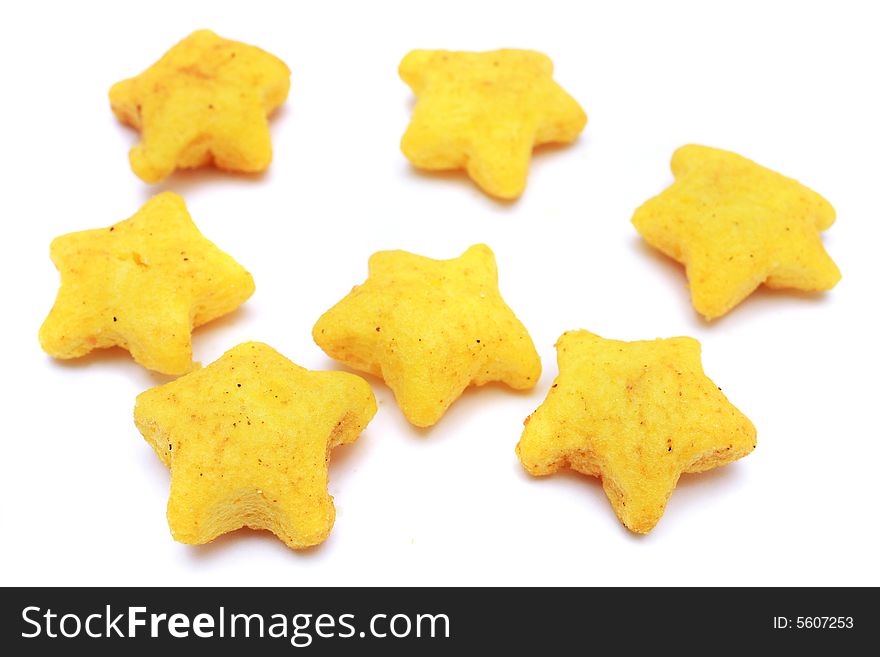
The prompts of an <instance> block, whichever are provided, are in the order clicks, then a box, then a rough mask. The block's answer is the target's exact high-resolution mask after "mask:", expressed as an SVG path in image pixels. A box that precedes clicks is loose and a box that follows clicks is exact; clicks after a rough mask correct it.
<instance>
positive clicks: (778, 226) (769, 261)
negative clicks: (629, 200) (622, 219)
mask: <svg viewBox="0 0 880 657" xmlns="http://www.w3.org/2000/svg"><path fill="white" fill-rule="evenodd" d="M672 173H673V174H674V176H675V182H674V183H673V184H672V186H670V187H669V188H668V189H666V190H665V191H664V192H662V193H661V194H659V195H658V196H655V197H654V198H652V199H650V200H649V201H647V202H646V203H645V204H644V205H642V206H641V207H640V208H639V209H638V210H636V212H635V215H633V218H632V222H633V224H634V225H635V227H636V230H638V231H639V233H641V235H642V237H644V238H645V240H647V242H648V243H649V244H650V245H651V246H653V247H655V248H656V249H659V250H660V251H662V252H663V253H665V254H666V255H668V256H669V257H671V258H673V259H675V260H678V261H679V262H681V263H682V264H684V266H685V268H686V270H687V277H688V282H689V284H690V288H691V300H692V302H693V304H694V308H696V310H697V312H698V313H700V314H701V315H703V316H704V317H705V318H706V319H714V318H716V317H720V316H721V315H724V314H725V313H726V312H727V311H729V310H730V309H731V308H733V307H734V306H735V305H737V304H738V303H739V302H740V301H742V300H743V299H745V298H746V297H747V296H749V295H750V294H751V293H752V292H753V291H754V290H755V289H756V288H757V287H758V286H759V285H761V284H762V283H763V284H764V285H766V286H767V287H770V288H794V289H798V290H806V291H818V290H830V289H831V288H832V287H834V286H835V285H836V284H837V281H839V280H840V271H839V270H838V269H837V265H835V264H834V262H833V261H832V260H831V258H830V257H829V256H828V254H827V253H826V252H825V249H824V248H823V246H822V240H821V239H820V236H819V232H820V231H823V230H825V229H827V228H828V227H830V226H831V224H833V223H834V217H835V214H834V208H832V207H831V205H830V204H829V203H828V201H826V200H825V199H824V198H822V197H821V196H819V195H818V194H817V193H816V192H814V191H812V190H810V189H807V188H806V187H804V186H803V185H801V184H800V183H798V182H797V181H795V180H792V179H791V178H786V177H785V176H782V175H780V174H778V173H775V172H773V171H770V170H769V169H765V168H764V167H762V166H760V165H758V164H755V163H754V162H752V161H751V160H747V159H746V158H744V157H741V156H740V155H736V154H735V153H730V152H728V151H722V150H719V149H717V148H708V147H706V146H682V147H681V148H679V149H678V150H677V151H675V153H674V154H673V156H672Z"/></svg>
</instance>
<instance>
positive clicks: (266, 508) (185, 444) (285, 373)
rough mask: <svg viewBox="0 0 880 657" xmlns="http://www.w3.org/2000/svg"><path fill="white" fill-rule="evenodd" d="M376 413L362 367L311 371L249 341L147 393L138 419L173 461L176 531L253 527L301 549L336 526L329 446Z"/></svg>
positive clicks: (182, 535)
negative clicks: (359, 373)
mask: <svg viewBox="0 0 880 657" xmlns="http://www.w3.org/2000/svg"><path fill="white" fill-rule="evenodd" d="M375 414H376V399H375V398H374V397H373V392H372V390H370V386H369V384H367V382H366V381H364V380H363V379H362V378H360V377H359V376H355V375H354V374H347V373H345V372H311V371H309V370H306V369H303V368H302V367H299V366H298V365H295V364H294V363H292V362H290V361H289V360H287V359H286V358H285V357H284V356H282V355H281V354H279V353H278V352H277V351H275V350H274V349H272V348H271V347H269V346H267V345H265V344H261V343H258V342H246V343H244V344H240V345H238V346H237V347H235V348H233V349H231V350H229V351H227V352H226V353H225V354H223V356H222V357H221V358H220V359H219V360H217V361H215V362H214V363H211V364H210V365H208V366H207V367H206V368H204V369H201V370H196V371H195V372H192V373H191V374H187V375H186V376H184V377H181V378H179V379H177V380H176V381H172V382H171V383H167V384H165V385H162V386H159V387H157V388H152V389H151V390H147V391H146V392H144V393H141V394H140V395H138V398H137V403H136V405H135V409H134V421H135V424H136V425H137V427H138V429H139V430H140V432H141V433H142V434H143V436H144V438H145V439H146V440H147V442H148V443H149V444H150V445H152V447H153V449H154V450H156V454H158V455H159V458H160V459H162V462H163V463H165V465H167V466H168V467H169V468H170V469H171V494H170V496H169V498H168V525H169V527H170V528H171V534H172V536H174V538H175V540H177V541H180V542H181V543H189V544H201V543H207V542H208V541H211V540H213V539H215V538H216V537H217V536H220V535H221V534H225V533H226V532H231V531H234V530H236V529H239V528H241V527H250V528H252V529H268V530H269V531H271V532H272V533H273V534H275V535H276V536H277V537H278V538H280V539H281V540H282V541H284V543H286V544H287V545H288V546H290V547H292V548H294V549H299V548H306V547H309V546H311V545H317V544H318V543H321V542H322V541H324V539H326V538H327V536H328V535H329V534H330V530H331V529H332V528H333V521H334V519H335V517H336V511H335V509H334V507H333V497H332V496H330V495H329V494H328V493H327V467H328V463H329V460H330V451H331V450H332V449H333V448H334V447H336V446H337V445H342V444H344V443H351V442H354V440H356V439H357V437H358V435H359V434H360V433H361V431H363V430H364V427H366V426H367V424H368V423H369V421H370V420H371V419H372V418H373V416H374V415H375Z"/></svg>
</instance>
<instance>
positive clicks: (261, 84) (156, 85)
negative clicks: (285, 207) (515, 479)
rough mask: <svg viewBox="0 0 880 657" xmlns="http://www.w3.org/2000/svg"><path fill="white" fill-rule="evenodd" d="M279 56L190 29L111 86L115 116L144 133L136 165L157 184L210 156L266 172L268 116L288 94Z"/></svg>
mask: <svg viewBox="0 0 880 657" xmlns="http://www.w3.org/2000/svg"><path fill="white" fill-rule="evenodd" d="M289 89H290V69H288V68H287V66H286V65H285V64H284V62H282V61H281V60H280V59H278V58H277V57H275V56H273V55H270V54H269V53H267V52H265V51H263V50H260V49H259V48H256V47H254V46H249V45H247V44H244V43H239V42H237V41H230V40H228V39H223V38H221V37H219V36H217V35H216V34H214V33H213V32H211V31H209V30H199V31H198V32H193V33H192V34H191V35H189V36H188V37H186V38H185V39H184V40H183V41H181V42H179V43H178V44H177V45H175V46H174V47H173V48H171V50H169V51H168V52H167V53H165V55H164V56H163V57H162V59H160V60H159V61H158V62H156V63H155V64H153V65H152V66H151V67H150V68H148V69H147V70H146V71H144V72H143V73H141V74H140V75H138V76H137V77H134V78H130V79H128V80H123V81H122V82H119V83H117V84H115V85H113V88H112V89H110V106H111V107H112V109H113V113H114V114H116V117H117V118H118V119H119V120H120V121H122V122H123V123H125V124H126V125H130V126H131V127H133V128H135V129H136V130H138V131H140V133H141V142H140V143H139V144H137V145H136V146H135V147H134V148H132V149H131V151H130V153H129V159H130V161H131V168H132V169H133V170H134V172H135V173H136V174H137V175H138V176H139V177H140V178H141V179H142V180H144V181H145V182H148V183H156V182H159V181H160V180H162V179H163V178H165V177H166V176H168V175H169V174H171V172H173V171H174V170H175V169H194V168H197V167H202V166H206V165H209V164H211V163H213V164H214V165H216V166H217V167H219V168H221V169H226V170H228V171H244V172H256V171H263V170H265V169H266V167H268V166H269V163H270V162H271V161H272V141H271V137H270V135H269V125H268V122H267V118H266V117H267V116H268V115H269V114H270V113H271V112H272V111H273V110H274V109H275V108H277V107H278V106H279V105H281V104H282V103H283V102H284V101H285V99H286V98H287V92H288V91H289Z"/></svg>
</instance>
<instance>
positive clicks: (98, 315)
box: [40, 192, 254, 374]
mask: <svg viewBox="0 0 880 657" xmlns="http://www.w3.org/2000/svg"><path fill="white" fill-rule="evenodd" d="M50 253H51V256H52V262H54V263H55V266H56V267H57V268H58V271H59V272H61V287H60V288H59V290H58V296H57V298H56V299H55V305H54V306H53V308H52V310H51V312H50V313H49V316H48V317H47V318H46V321H45V322H43V326H42V327H41V328H40V344H41V345H42V347H43V349H44V350H45V351H46V353H48V354H50V355H51V356H54V357H55V358H77V357H79V356H84V355H85V354H87V353H89V352H90V351H92V350H93V349H104V348H107V347H113V346H119V347H122V348H123V349H127V350H128V351H129V352H131V355H132V357H133V358H134V359H135V360H136V361H137V362H138V363H140V364H141V365H143V366H144V367H146V368H148V369H151V370H155V371H157V372H162V373H163V374H184V373H185V372H188V371H189V370H190V369H191V368H192V329H193V327H195V326H200V325H202V324H205V323H207V322H210V321H211V320H212V319H216V318H217V317H220V316H221V315H225V314H227V313H230V312H232V311H233V310H235V309H236V308H237V307H238V306H239V305H241V304H242V303H243V302H244V301H245V300H246V299H247V298H248V297H249V296H251V294H253V292H254V280H253V278H251V275H250V274H249V273H248V272H247V271H245V269H244V268H243V267H242V266H241V265H239V264H238V263H237V262H236V261H235V260H233V259H232V257H231V256H229V255H227V254H226V253H224V252H223V251H221V250H220V249H218V248H217V247H216V246H214V244H213V243H212V242H210V241H208V240H207V239H205V237H204V236H203V235H202V234H201V233H200V232H199V229H198V228H196V226H195V224H194V223H193V221H192V219H191V218H190V216H189V213H188V212H187V211H186V205H185V204H184V202H183V199H182V198H181V197H180V196H178V195H177V194H174V193H173V192H164V193H162V194H158V195H156V196H154V197H153V198H151V199H150V200H149V201H147V203H146V204H145V205H144V206H143V207H142V208H141V209H140V210H138V212H137V213H136V214H135V215H134V216H133V217H131V218H130V219H126V220H125V221H122V222H120V223H118V224H114V225H112V226H110V227H109V228H99V229H96V230H86V231H81V232H78V233H70V234H68V235H63V236H61V237H58V238H56V239H55V240H53V241H52V246H51V249H50Z"/></svg>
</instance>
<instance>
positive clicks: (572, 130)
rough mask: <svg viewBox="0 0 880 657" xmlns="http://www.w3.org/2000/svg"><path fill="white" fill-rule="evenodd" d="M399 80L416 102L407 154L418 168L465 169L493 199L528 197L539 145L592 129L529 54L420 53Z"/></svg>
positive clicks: (546, 61)
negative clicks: (525, 194) (532, 162)
mask: <svg viewBox="0 0 880 657" xmlns="http://www.w3.org/2000/svg"><path fill="white" fill-rule="evenodd" d="M400 77H401V79H403V81H404V82H406V83H407V84H408V85H409V86H410V88H411V89H412V90H413V93H415V95H416V96H417V97H418V102H417V103H416V106H415V109H414V111H413V116H412V121H411V122H410V125H409V128H408V129H407V131H406V134H404V135H403V140H402V142H401V149H402V150H403V153H404V155H406V157H407V158H409V160H410V162H412V163H413V164H414V165H415V166H416V167H418V168H420V169H428V170H432V171H439V170H449V169H466V170H467V172H468V174H469V175H470V177H471V178H473V180H474V181H475V182H476V183H477V184H478V185H479V186H480V187H482V188H483V190H485V191H486V192H488V193H489V194H491V195H492V196H496V197H498V198H502V199H514V198H517V197H518V196H520V194H522V193H523V191H524V190H525V187H526V178H527V177H528V172H529V161H530V160H531V157H532V150H533V149H534V147H535V146H537V145H540V144H547V143H568V142H572V141H574V140H575V139H576V138H577V136H578V135H579V134H580V133H581V131H582V130H583V129H584V126H585V125H586V123H587V115H586V114H585V113H584V110H583V109H581V107H580V105H578V103H577V101H575V100H574V98H572V97H571V96H569V95H568V94H567V93H566V92H565V91H564V90H563V89H562V87H560V86H559V85H558V84H557V83H556V82H555V81H554V80H553V62H552V61H550V58H549V57H547V56H546V55H543V54H541V53H539V52H534V51H531V50H495V51H491V52H450V51H447V50H414V51H412V52H411V53H409V54H408V55H407V56H406V57H404V59H403V61H402V62H401V63H400Z"/></svg>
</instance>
